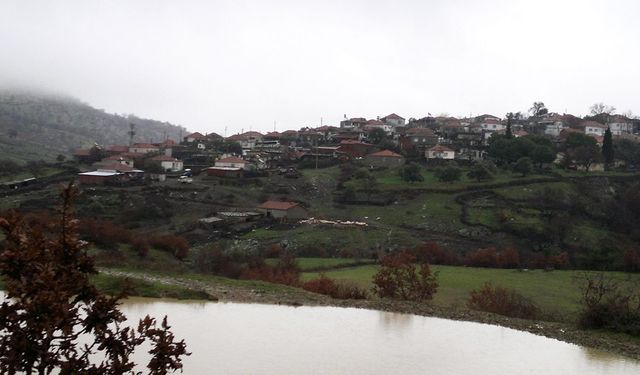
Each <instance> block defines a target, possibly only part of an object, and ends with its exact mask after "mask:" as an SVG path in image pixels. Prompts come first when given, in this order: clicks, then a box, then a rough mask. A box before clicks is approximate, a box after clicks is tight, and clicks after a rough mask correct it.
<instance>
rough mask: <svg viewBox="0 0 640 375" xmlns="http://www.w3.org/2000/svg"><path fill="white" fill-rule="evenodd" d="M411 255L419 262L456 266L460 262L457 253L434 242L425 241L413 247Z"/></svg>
mask: <svg viewBox="0 0 640 375" xmlns="http://www.w3.org/2000/svg"><path fill="white" fill-rule="evenodd" d="M412 252H413V255H414V256H415V257H416V260H417V261H418V262H420V263H429V264H443V265H449V266H456V265H459V264H460V259H459V257H458V254H456V253H455V252H453V251H451V250H450V249H444V248H442V247H441V246H440V245H438V244H437V243H435V242H425V243H423V244H422V245H419V246H417V247H415V248H414V249H413V251H412Z"/></svg>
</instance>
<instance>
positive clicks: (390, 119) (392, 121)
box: [380, 113, 404, 127]
mask: <svg viewBox="0 0 640 375" xmlns="http://www.w3.org/2000/svg"><path fill="white" fill-rule="evenodd" d="M380 120H382V122H384V123H385V124H387V125H391V126H392V127H396V126H404V118H403V117H400V116H398V115H396V114H395V113H392V114H390V115H388V116H384V117H383V118H381V119H380Z"/></svg>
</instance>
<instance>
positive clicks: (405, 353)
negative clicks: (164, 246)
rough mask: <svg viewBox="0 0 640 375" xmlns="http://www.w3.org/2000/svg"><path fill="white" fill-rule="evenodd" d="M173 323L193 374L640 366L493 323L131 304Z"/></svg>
mask: <svg viewBox="0 0 640 375" xmlns="http://www.w3.org/2000/svg"><path fill="white" fill-rule="evenodd" d="M123 310H124V311H125V313H126V314H127V315H128V316H130V317H131V318H137V317H141V316H143V315H145V314H151V315H152V316H157V317H160V316H163V315H165V314H168V315H169V319H170V321H169V323H170V324H171V325H172V326H173V331H174V332H175V333H176V336H177V337H180V338H185V339H186V341H187V344H188V345H189V350H190V351H191V352H193V354H192V356H191V357H189V358H187V359H186V360H185V374H209V373H220V374H425V373H428V374H562V375H570V374H580V375H583V374H616V375H617V374H639V373H640V363H639V362H637V361H634V360H630V359H626V358H624V357H620V356H615V355H612V354H608V353H605V352H601V351H597V350H593V349H585V348H581V347H579V346H576V345H572V344H567V343H563V342H560V341H557V340H553V339H548V338H544V337H540V336H535V335H532V334H530V333H526V332H520V331H515V330H512V329H508V328H503V327H497V326H491V325H486V324H478V323H470V322H458V321H451V320H445V319H437V318H425V317H420V316H414V315H405V314H395V313H388V312H378V311H371V310H359V309H345V308H335V307H297V308H294V307H287V306H271V305H258V304H235V303H202V302H196V303H193V302H187V303H183V302H176V301H171V302H168V301H153V300H146V301H145V300H141V299H136V300H134V301H131V302H125V304H124V305H123Z"/></svg>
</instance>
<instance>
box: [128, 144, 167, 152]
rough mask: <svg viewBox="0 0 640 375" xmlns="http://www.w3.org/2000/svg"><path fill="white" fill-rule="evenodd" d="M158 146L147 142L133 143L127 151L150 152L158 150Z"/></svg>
mask: <svg viewBox="0 0 640 375" xmlns="http://www.w3.org/2000/svg"><path fill="white" fill-rule="evenodd" d="M159 151H160V147H158V146H154V145H152V144H149V143H134V144H133V146H131V147H129V152H135V153H137V154H148V153H150V152H159Z"/></svg>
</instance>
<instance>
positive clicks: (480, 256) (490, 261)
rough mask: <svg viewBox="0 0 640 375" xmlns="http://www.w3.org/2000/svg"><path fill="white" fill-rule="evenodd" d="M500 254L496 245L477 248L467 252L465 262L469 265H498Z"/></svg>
mask: <svg viewBox="0 0 640 375" xmlns="http://www.w3.org/2000/svg"><path fill="white" fill-rule="evenodd" d="M497 263H498V254H497V252H496V249H495V248H494V247H489V248H486V249H477V250H475V251H471V252H469V253H467V256H466V257H465V260H464V264H465V265H466V266H469V267H496V265H497Z"/></svg>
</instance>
